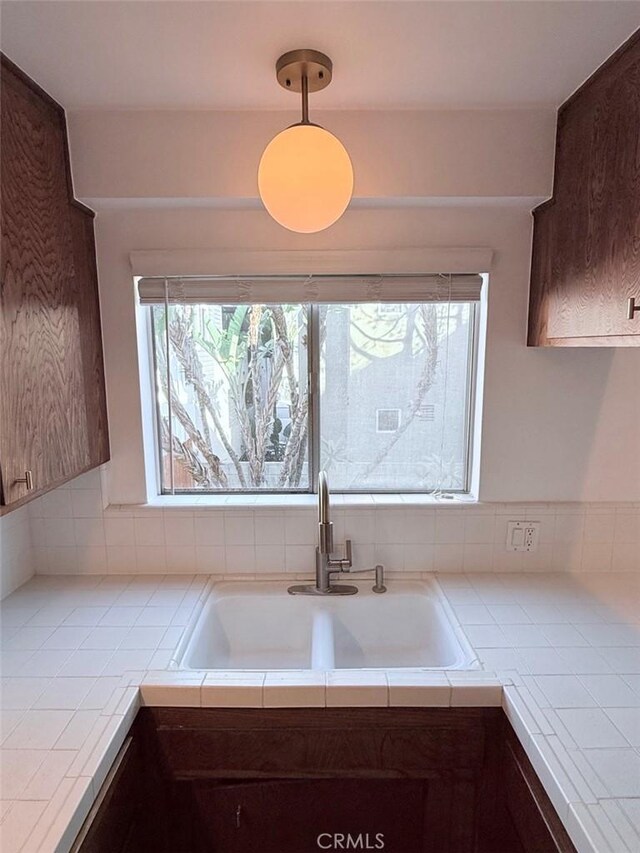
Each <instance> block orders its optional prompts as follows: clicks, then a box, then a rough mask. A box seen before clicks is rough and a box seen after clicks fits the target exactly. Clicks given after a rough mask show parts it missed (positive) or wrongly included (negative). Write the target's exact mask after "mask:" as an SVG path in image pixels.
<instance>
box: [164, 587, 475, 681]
mask: <svg viewBox="0 0 640 853" xmlns="http://www.w3.org/2000/svg"><path fill="white" fill-rule="evenodd" d="M359 586H360V592H359V593H358V595H354V596H345V597H340V598H335V597H332V598H320V597H311V596H309V597H305V596H292V595H288V594H287V591H286V587H285V585H284V584H280V583H253V582H252V583H233V582H223V583H219V584H215V585H213V586H212V587H211V590H210V592H209V595H208V596H207V598H206V600H205V602H204V605H203V607H202V610H201V612H200V615H199V616H198V618H197V621H196V623H195V626H194V628H193V630H192V631H191V633H189V632H187V636H186V638H185V640H184V641H183V643H182V645H181V647H180V648H179V649H178V654H177V655H176V660H175V663H176V665H177V666H178V667H179V668H181V669H201V670H202V669H216V670H290V669H295V670H301V669H313V670H333V669H363V668H366V669H385V670H386V669H402V668H412V669H415V668H421V669H423V668H424V669H433V670H445V669H463V668H470V667H472V666H473V664H474V658H475V655H474V654H473V651H472V650H471V648H470V646H469V645H468V643H467V642H466V639H465V638H464V636H463V634H462V632H461V631H460V629H459V627H458V625H457V624H456V623H455V620H454V619H453V615H452V613H451V611H450V610H449V607H448V605H447V603H446V601H445V599H444V596H443V595H442V592H441V590H440V588H439V586H438V585H437V583H436V582H435V581H428V582H422V581H421V582H403V581H393V580H392V581H391V584H390V586H389V590H388V592H386V593H385V594H384V595H376V594H375V593H373V592H372V591H371V588H370V585H369V583H367V582H363V583H361V584H359Z"/></svg>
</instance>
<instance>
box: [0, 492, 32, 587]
mask: <svg viewBox="0 0 640 853" xmlns="http://www.w3.org/2000/svg"><path fill="white" fill-rule="evenodd" d="M35 568H36V564H35V554H34V551H33V548H32V542H31V529H30V524H29V507H28V506H23V507H20V509H16V510H14V511H13V512H10V513H9V514H8V515H3V516H2V517H0V599H2V598H4V597H5V596H7V595H9V593H10V592H13V590H14V589H17V588H18V587H19V586H21V585H22V584H23V583H26V582H27V581H28V580H29V578H31V577H33V575H34V573H35Z"/></svg>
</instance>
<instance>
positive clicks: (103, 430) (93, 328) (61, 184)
mask: <svg viewBox="0 0 640 853" xmlns="http://www.w3.org/2000/svg"><path fill="white" fill-rule="evenodd" d="M1 80H2V92H1V94H2V98H1V102H2V116H1V119H2V123H1V128H0V133H1V140H0V141H1V164H0V188H1V194H2V196H1V201H2V205H1V206H2V218H1V222H2V267H1V291H0V396H1V399H2V406H1V409H0V466H1V473H2V482H1V487H2V489H1V492H2V504H4V505H5V506H7V507H8V506H10V507H12V508H13V507H15V506H18V505H20V504H22V503H25V502H26V501H27V500H29V499H30V498H32V497H35V496H37V495H40V494H42V493H43V492H45V491H47V490H49V489H51V488H54V487H55V486H57V485H60V484H61V483H63V482H65V481H66V480H69V479H71V478H72V477H75V476H77V475H78V474H80V473H82V472H84V471H87V470H89V469H91V468H94V467H96V466H97V465H99V464H101V463H102V462H104V461H106V460H107V459H108V458H109V443H108V430H107V418H106V400H105V389H104V373H103V361H102V337H101V330H100V309H99V301H98V285H97V271H96V261H95V242H94V234H93V216H94V214H93V212H92V211H90V210H89V209H88V208H86V207H84V205H82V204H80V203H79V202H77V201H75V199H74V198H73V192H72V181H71V174H70V168H69V154H68V144H67V133H66V122H65V115H64V111H63V109H62V108H61V107H60V106H59V105H58V104H57V103H55V101H53V100H52V99H51V98H49V96H48V95H47V94H46V93H45V92H43V91H42V90H41V89H40V88H39V87H38V86H37V85H36V84H35V83H33V81H31V80H30V79H29V78H28V77H26V75H24V74H23V73H22V72H21V71H20V70H19V69H17V68H16V67H15V66H14V65H13V64H12V63H11V62H10V61H9V60H7V59H6V57H4V56H3V57H2V78H1ZM27 470H29V471H31V473H32V477H33V490H32V491H28V490H27V487H26V484H24V483H17V482H16V481H17V480H19V479H20V478H24V477H25V471H27Z"/></svg>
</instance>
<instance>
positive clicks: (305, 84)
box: [300, 72, 310, 124]
mask: <svg viewBox="0 0 640 853" xmlns="http://www.w3.org/2000/svg"><path fill="white" fill-rule="evenodd" d="M300 124H310V121H309V78H308V77H307V74H306V72H304V73H303V75H302V121H301V122H300Z"/></svg>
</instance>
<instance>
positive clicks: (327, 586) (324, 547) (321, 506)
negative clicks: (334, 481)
mask: <svg viewBox="0 0 640 853" xmlns="http://www.w3.org/2000/svg"><path fill="white" fill-rule="evenodd" d="M356 571H360V572H367V571H371V570H370V569H354V568H353V559H352V552H351V539H347V540H346V541H345V556H344V557H343V558H336V557H334V556H333V522H332V521H331V520H330V505H329V481H328V480H327V475H326V473H325V472H324V471H320V473H319V474H318V547H317V548H316V582H315V585H314V584H295V585H294V586H290V587H289V593H290V594H291V595H355V593H356V592H358V587H357V586H351V585H349V584H332V583H331V575H333V574H341V573H348V572H356ZM375 573H376V583H375V586H374V587H373V591H374V592H386V589H387V588H386V586H385V585H384V568H383V567H382V566H381V565H378V566H376V567H375Z"/></svg>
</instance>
